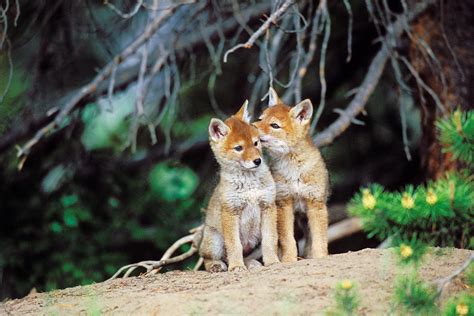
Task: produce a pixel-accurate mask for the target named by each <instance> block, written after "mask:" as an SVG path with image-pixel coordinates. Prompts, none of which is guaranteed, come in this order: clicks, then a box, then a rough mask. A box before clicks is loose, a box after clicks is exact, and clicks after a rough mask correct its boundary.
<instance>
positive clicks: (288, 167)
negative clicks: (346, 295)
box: [254, 88, 329, 262]
mask: <svg viewBox="0 0 474 316" xmlns="http://www.w3.org/2000/svg"><path fill="white" fill-rule="evenodd" d="M312 114H313V105H312V104H311V101H310V100H309V99H306V100H304V101H302V102H300V103H298V104H297V105H295V106H294V107H292V108H290V107H289V106H287V105H285V104H283V102H282V101H281V100H280V98H279V97H278V95H277V94H276V92H275V90H273V89H272V88H270V92H269V107H268V108H267V109H266V110H265V111H264V112H263V114H262V116H261V117H260V118H259V120H258V121H257V122H256V123H254V125H255V126H256V127H257V128H258V129H259V132H260V140H261V141H262V144H263V146H264V147H265V148H266V149H267V150H268V153H269V155H270V158H271V163H270V168H271V171H272V175H273V179H274V180H275V184H276V189H277V196H276V204H277V207H278V235H279V240H280V246H281V253H282V262H292V261H296V260H297V245H296V241H295V237H294V220H295V212H303V213H306V216H307V219H308V226H309V234H308V236H306V246H305V257H307V258H320V257H323V256H326V255H327V254H328V241H327V229H328V213H327V207H326V200H327V196H328V187H329V181H328V171H327V169H326V165H325V164H324V161H323V158H322V157H321V153H320V152H319V150H318V148H317V147H316V146H315V145H314V144H313V142H312V140H311V137H310V135H309V133H308V131H309V125H310V124H309V123H310V121H311V116H312Z"/></svg>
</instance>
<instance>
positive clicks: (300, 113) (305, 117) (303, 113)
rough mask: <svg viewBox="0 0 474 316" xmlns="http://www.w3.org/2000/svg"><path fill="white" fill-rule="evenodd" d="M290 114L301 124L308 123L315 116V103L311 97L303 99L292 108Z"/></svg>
mask: <svg viewBox="0 0 474 316" xmlns="http://www.w3.org/2000/svg"><path fill="white" fill-rule="evenodd" d="M290 114H291V117H293V118H294V119H295V120H296V121H297V122H298V123H299V124H301V125H305V124H308V123H309V122H310V121H311V117H312V116H313V104H312V103H311V101H310V100H309V99H306V100H303V101H301V102H300V103H298V104H297V105H295V106H294V107H292V108H291V110H290Z"/></svg>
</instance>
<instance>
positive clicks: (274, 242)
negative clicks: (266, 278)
mask: <svg viewBox="0 0 474 316" xmlns="http://www.w3.org/2000/svg"><path fill="white" fill-rule="evenodd" d="M261 210H262V224H261V232H262V255H263V263H264V264H265V265H266V266H268V265H271V264H274V263H278V262H280V260H278V231H277V208H276V205H275V203H269V204H268V203H264V204H263V205H262V206H261Z"/></svg>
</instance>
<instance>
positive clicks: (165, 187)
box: [149, 163, 198, 202]
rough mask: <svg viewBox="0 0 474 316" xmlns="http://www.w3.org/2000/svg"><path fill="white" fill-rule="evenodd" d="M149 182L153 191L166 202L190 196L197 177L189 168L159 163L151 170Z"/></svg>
mask: <svg viewBox="0 0 474 316" xmlns="http://www.w3.org/2000/svg"><path fill="white" fill-rule="evenodd" d="M149 182H150V187H151V190H152V192H153V193H155V194H156V195H157V196H159V197H160V198H161V199H163V200H165V201H167V202H174V201H178V200H184V199H188V198H190V197H191V195H192V194H193V192H194V190H195V189H196V186H197V184H198V178H197V176H196V174H195V173H194V172H193V171H192V170H191V169H189V168H186V167H177V166H172V165H170V164H169V163H160V164H157V165H156V166H155V167H154V168H153V169H152V170H151V172H150V176H149Z"/></svg>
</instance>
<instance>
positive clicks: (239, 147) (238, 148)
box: [234, 145, 243, 151]
mask: <svg viewBox="0 0 474 316" xmlns="http://www.w3.org/2000/svg"><path fill="white" fill-rule="evenodd" d="M242 149H243V148H242V146H240V145H239V146H235V147H234V150H235V151H242Z"/></svg>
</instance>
